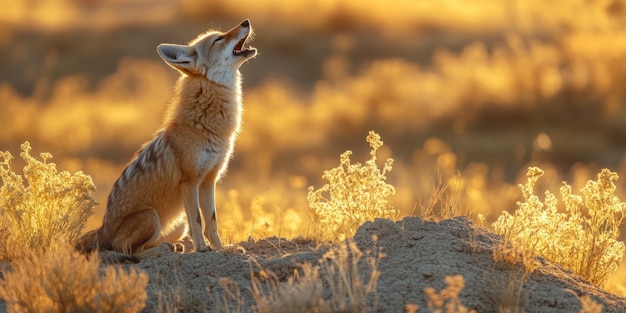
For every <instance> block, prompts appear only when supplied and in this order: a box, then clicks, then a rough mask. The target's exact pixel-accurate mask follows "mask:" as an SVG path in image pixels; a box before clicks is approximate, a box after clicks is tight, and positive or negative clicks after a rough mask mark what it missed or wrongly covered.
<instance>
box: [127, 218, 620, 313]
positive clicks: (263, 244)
mask: <svg viewBox="0 0 626 313" xmlns="http://www.w3.org/2000/svg"><path fill="white" fill-rule="evenodd" d="M373 236H375V239H373V238H374V237H373ZM352 240H354V241H355V243H356V244H357V245H358V247H359V249H361V250H362V251H364V252H365V251H368V250H371V249H372V247H374V246H377V247H381V248H382V252H383V253H384V255H385V256H384V257H383V258H382V259H381V260H380V262H379V264H378V269H379V270H380V271H381V276H380V279H379V283H378V290H377V294H378V295H377V299H373V297H370V299H368V303H369V305H370V306H371V309H372V311H373V312H404V311H405V309H404V306H405V304H409V303H410V304H417V305H419V307H420V310H419V311H418V312H428V306H427V303H426V301H427V297H426V295H425V293H424V289H425V288H426V287H433V288H435V290H437V291H439V290H441V289H443V288H445V287H446V285H445V282H444V278H445V276H451V275H462V276H463V278H464V280H465V288H464V289H463V290H462V291H461V293H460V295H459V299H460V300H461V303H463V305H465V306H466V307H467V308H468V309H473V310H476V312H496V311H497V310H496V308H497V305H498V300H497V299H499V298H501V295H500V294H501V293H502V291H503V290H504V289H505V288H506V287H507V286H508V283H509V281H511V278H515V277H520V274H521V273H522V272H523V266H522V265H521V264H518V265H517V266H509V267H507V266H502V265H501V264H495V263H494V261H493V256H492V253H493V250H494V248H495V247H496V245H497V244H498V242H499V241H500V240H501V237H500V236H498V235H495V234H493V233H491V232H489V231H487V230H486V229H483V228H479V227H477V226H476V225H474V224H473V223H472V222H471V221H469V220H468V219H467V218H465V217H457V218H454V219H450V220H444V221H441V222H432V221H423V220H421V219H420V218H417V217H407V218H404V219H403V220H401V221H397V222H393V221H391V220H386V219H377V220H375V221H374V222H367V223H365V224H364V225H362V226H361V227H360V228H359V230H358V232H357V234H356V236H355V237H354V238H353V239H352ZM239 246H240V247H239V248H238V249H233V251H230V252H207V253H185V254H177V253H173V254H171V255H168V256H164V257H161V258H152V259H148V260H144V261H142V262H140V263H139V264H137V265H130V266H136V267H138V268H140V269H142V270H145V271H146V272H147V273H148V274H149V276H150V285H149V286H148V291H149V299H148V302H147V305H146V308H145V310H144V311H145V312H152V311H155V310H159V309H163V308H165V307H168V306H169V307H177V309H180V310H182V311H188V312H197V311H211V312H213V311H215V310H216V308H215V305H214V303H215V301H216V300H217V299H232V297H230V298H229V296H228V293H225V290H224V289H223V288H222V287H221V286H220V284H219V282H220V281H221V280H222V281H223V280H224V279H225V278H228V279H230V280H231V281H233V282H235V283H236V284H237V285H239V289H240V290H241V294H240V295H238V296H237V297H239V298H240V299H241V300H242V301H243V302H244V303H245V306H248V308H247V309H245V310H246V311H248V310H249V306H250V305H251V304H252V303H253V298H252V293H251V281H250V276H251V273H257V272H258V271H259V270H260V269H261V268H263V269H265V270H267V271H272V272H274V273H275V274H276V277H278V279H279V280H280V281H285V280H287V279H288V278H289V277H291V276H293V275H294V273H295V272H297V271H299V270H300V269H301V264H302V263H315V264H317V262H318V261H319V260H320V259H321V258H322V257H323V254H324V253H325V252H326V251H327V250H328V249H329V248H331V246H330V245H328V244H320V243H317V242H314V241H312V240H306V239H294V240H286V239H280V238H276V237H273V238H267V239H262V240H258V241H252V240H251V241H248V242H242V243H240V244H239ZM536 261H537V263H538V264H539V267H538V268H537V269H536V270H535V271H534V272H533V273H532V274H531V275H530V277H529V278H528V280H526V282H525V283H524V285H523V289H522V291H521V296H520V299H521V308H522V309H523V310H524V311H525V312H528V313H535V312H537V313H539V312H543V313H552V312H554V313H556V312H563V313H565V312H578V311H580V309H581V304H580V300H579V297H582V296H584V295H589V296H590V297H591V298H592V299H593V300H594V301H596V302H597V303H600V304H602V305H603V306H604V309H603V312H626V299H625V298H621V297H619V296H616V295H613V294H611V293H608V292H606V291H604V290H602V289H600V288H598V287H595V286H593V285H591V284H589V283H588V282H586V281H585V280H584V279H582V278H580V277H577V276H575V275H573V274H572V273H571V272H570V271H568V270H565V269H563V268H561V267H559V266H557V265H555V264H553V263H551V262H549V261H547V260H545V259H543V258H541V257H537V259H536ZM359 270H361V271H363V273H364V274H365V275H369V274H367V273H369V272H368V271H369V267H368V265H367V264H366V261H365V259H364V258H363V259H362V260H361V263H360V264H359ZM164 291H169V293H167V292H164ZM328 294H329V291H328V290H327V291H326V292H325V295H328ZM172 295H174V296H172ZM374 303H377V305H376V307H374Z"/></svg>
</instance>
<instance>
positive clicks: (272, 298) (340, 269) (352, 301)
mask: <svg viewBox="0 0 626 313" xmlns="http://www.w3.org/2000/svg"><path fill="white" fill-rule="evenodd" d="M375 249H376V248H375ZM364 255H365V256H366V261H367V264H368V266H369V268H370V270H371V271H370V272H369V273H365V272H360V271H359V268H358V263H359V262H360V261H361V259H362V258H363V257H364ZM383 257H384V254H382V253H381V252H380V250H374V251H369V252H367V253H363V252H362V251H361V250H359V248H358V247H357V246H356V244H355V243H354V242H349V243H344V244H342V245H340V246H339V247H336V248H333V249H330V250H329V251H328V252H327V253H325V254H324V256H323V257H322V259H321V260H320V261H319V263H318V264H317V265H313V264H308V263H305V264H302V275H300V274H299V273H298V272H296V273H295V275H294V276H292V277H290V278H288V279H287V281H286V282H281V281H280V279H279V278H278V277H277V276H276V274H274V273H272V272H269V271H265V270H261V271H260V272H259V273H258V274H257V275H255V276H254V277H253V279H252V291H253V294H254V299H255V302H256V306H255V310H254V312H258V313H269V312H272V313H276V312H278V313H280V312H311V313H313V312H315V313H325V312H329V313H330V312H345V313H350V312H354V313H357V312H358V313H361V312H370V311H375V310H376V307H377V290H376V287H377V285H378V279H379V277H380V272H379V271H378V262H379V261H380V259H381V258H383ZM325 289H326V290H329V291H330V294H328V293H325V292H324V290H325Z"/></svg>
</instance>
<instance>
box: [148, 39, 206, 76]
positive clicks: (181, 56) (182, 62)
mask: <svg viewBox="0 0 626 313" xmlns="http://www.w3.org/2000/svg"><path fill="white" fill-rule="evenodd" d="M157 51H158V52H159V55H160V56H161V58H162V59H163V61H165V62H166V63H167V64H168V65H170V66H171V67H173V68H175V69H177V70H180V71H182V72H185V73H193V72H194V65H195V63H196V58H197V56H198V53H197V52H196V49H194V47H192V46H182V45H172V44H166V43H164V44H160V45H159V46H158V47H157Z"/></svg>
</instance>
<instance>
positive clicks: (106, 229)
mask: <svg viewBox="0 0 626 313" xmlns="http://www.w3.org/2000/svg"><path fill="white" fill-rule="evenodd" d="M251 32H252V28H251V27H250V23H249V21H248V20H245V21H244V22H243V23H242V24H241V25H239V26H237V27H235V28H233V29H231V30H229V31H227V32H225V33H221V32H217V31H209V32H207V33H205V34H202V35H200V36H199V37H198V38H196V39H195V40H193V41H192V42H191V43H190V44H189V45H171V44H163V45H159V47H158V52H159V54H160V55H161V57H162V58H163V60H164V61H165V62H166V63H167V64H168V65H170V66H172V67H173V68H175V69H176V70H178V71H180V72H181V77H180V78H179V80H178V82H177V83H176V87H175V89H174V94H173V96H172V100H171V103H170V108H169V112H168V113H167V115H166V118H165V120H164V123H163V127H162V128H161V129H160V130H159V131H158V133H157V134H156V136H155V137H154V138H153V139H152V140H151V141H149V142H147V143H146V144H144V146H143V147H142V148H141V149H140V150H139V151H138V152H137V153H136V154H135V157H134V158H133V159H132V160H131V161H130V163H129V164H128V165H127V167H126V169H124V171H123V173H122V175H121V176H120V177H119V178H118V180H117V181H116V182H115V184H114V186H113V189H112V190H111V193H110V195H109V199H108V203H107V207H106V212H105V215H104V220H103V223H102V226H101V227H100V228H99V229H97V230H94V231H90V232H88V233H86V234H85V235H83V237H81V238H80V239H79V241H78V244H77V247H78V248H79V249H80V250H82V251H85V252H89V251H92V250H95V249H99V250H111V251H116V252H120V253H126V254H129V255H131V256H133V257H135V258H137V259H142V258H146V257H150V256H159V255H161V254H163V253H168V252H170V251H172V250H173V246H174V245H173V244H172V243H176V242H177V241H179V240H180V239H182V237H183V236H185V235H186V234H187V232H189V234H190V235H191V238H192V240H193V242H194V248H195V251H207V250H209V248H208V247H207V246H206V243H205V240H204V237H205V236H206V238H207V239H208V240H209V243H210V246H211V248H213V249H216V250H221V249H222V248H223V247H222V243H221V240H220V237H219V235H218V231H217V220H216V217H215V183H216V181H217V180H218V179H219V178H220V176H221V174H222V173H223V172H224V170H225V169H226V167H227V165H228V161H229V159H230V157H231V154H232V152H233V146H234V141H235V137H236V136H237V132H238V130H239V127H240V123H241V112H242V104H241V78H240V74H239V67H240V66H241V65H242V64H243V63H244V62H245V61H247V60H249V59H250V58H253V57H254V56H255V55H256V49H254V48H244V47H243V45H244V43H245V41H246V40H247V38H248V37H249V35H250V34H251ZM183 208H184V209H183Z"/></svg>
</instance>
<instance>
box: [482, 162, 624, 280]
mask: <svg viewBox="0 0 626 313" xmlns="http://www.w3.org/2000/svg"><path fill="white" fill-rule="evenodd" d="M542 175H543V171H542V170H541V169H539V168H536V167H531V168H529V169H528V172H527V181H526V183H525V184H523V185H520V188H521V190H522V196H523V197H524V201H523V202H518V203H517V206H518V209H517V210H516V211H515V213H514V214H513V215H511V214H509V213H508V212H506V211H505V212H503V213H502V215H501V216H500V217H499V218H498V220H497V221H496V222H495V223H493V225H492V226H493V229H494V231H495V232H496V233H498V234H501V235H503V236H504V237H505V238H506V239H507V240H510V241H516V242H518V243H519V244H520V245H522V246H523V247H524V248H525V249H527V250H529V251H533V252H534V253H537V254H539V255H542V256H544V257H546V258H547V259H549V260H551V261H553V262H555V263H558V264H561V265H562V266H564V267H566V268H568V269H570V270H572V271H573V272H574V273H575V274H577V275H579V276H581V277H583V278H585V279H587V280H589V282H591V283H592V284H595V285H602V284H603V283H604V282H605V281H606V280H607V278H608V277H609V275H610V274H611V273H612V272H613V271H615V270H616V269H617V267H618V265H619V263H620V261H621V260H622V257H623V254H624V243H623V242H621V241H618V236H619V227H620V225H622V224H623V222H624V214H625V213H626V203H623V202H621V201H620V199H619V198H618V197H617V196H615V195H614V192H615V189H616V186H615V181H616V180H617V179H618V178H619V177H618V175H617V174H616V173H613V172H611V171H609V170H607V169H603V170H602V171H601V172H600V173H599V174H598V178H597V181H592V180H590V181H588V182H587V184H586V185H585V187H584V188H583V189H581V192H582V196H578V195H574V194H573V193H572V188H571V187H570V186H569V185H568V184H567V183H566V182H563V183H562V186H561V188H560V196H561V205H562V206H563V207H564V212H559V210H558V208H559V201H558V200H557V197H556V196H555V195H554V194H552V193H551V192H549V191H546V193H545V199H544V201H543V202H542V201H541V200H540V199H539V197H538V196H537V195H535V194H534V192H535V190H534V187H535V184H536V183H537V180H538V179H539V178H540V177H541V176H542Z"/></svg>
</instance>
